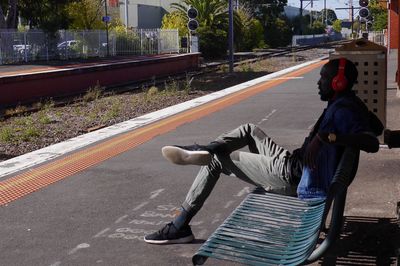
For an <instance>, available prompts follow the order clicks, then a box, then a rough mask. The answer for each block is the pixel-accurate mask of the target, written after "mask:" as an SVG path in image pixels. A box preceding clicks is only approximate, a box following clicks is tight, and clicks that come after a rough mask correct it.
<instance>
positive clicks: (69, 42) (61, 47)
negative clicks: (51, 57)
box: [57, 40, 78, 50]
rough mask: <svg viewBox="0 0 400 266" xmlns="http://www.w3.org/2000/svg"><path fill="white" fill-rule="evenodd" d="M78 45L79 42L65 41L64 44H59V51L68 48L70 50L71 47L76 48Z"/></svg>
mask: <svg viewBox="0 0 400 266" xmlns="http://www.w3.org/2000/svg"><path fill="white" fill-rule="evenodd" d="M76 44H78V41H77V40H70V41H64V42H61V43H59V44H58V45H57V49H58V50H63V49H65V48H67V47H68V48H69V47H71V46H74V45H76Z"/></svg>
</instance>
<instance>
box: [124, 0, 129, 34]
mask: <svg viewBox="0 0 400 266" xmlns="http://www.w3.org/2000/svg"><path fill="white" fill-rule="evenodd" d="M124 4H125V27H126V29H128V0H125V2H124Z"/></svg>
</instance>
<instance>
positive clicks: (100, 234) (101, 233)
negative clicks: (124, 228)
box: [94, 228, 110, 238]
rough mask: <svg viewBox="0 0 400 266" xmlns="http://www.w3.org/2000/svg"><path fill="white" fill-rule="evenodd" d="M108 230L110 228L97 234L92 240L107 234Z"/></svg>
mask: <svg viewBox="0 0 400 266" xmlns="http://www.w3.org/2000/svg"><path fill="white" fill-rule="evenodd" d="M109 230H110V228H106V229H104V230H102V231H100V232H98V233H97V234H96V235H95V236H94V238H97V237H101V236H102V235H104V233H105V232H107V231H109Z"/></svg>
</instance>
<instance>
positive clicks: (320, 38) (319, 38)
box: [292, 33, 343, 46]
mask: <svg viewBox="0 0 400 266" xmlns="http://www.w3.org/2000/svg"><path fill="white" fill-rule="evenodd" d="M342 38H343V37H342V35H341V34H340V33H334V34H313V35H293V36H292V46H298V45H316V44H321V43H326V42H330V41H338V40H341V39H342Z"/></svg>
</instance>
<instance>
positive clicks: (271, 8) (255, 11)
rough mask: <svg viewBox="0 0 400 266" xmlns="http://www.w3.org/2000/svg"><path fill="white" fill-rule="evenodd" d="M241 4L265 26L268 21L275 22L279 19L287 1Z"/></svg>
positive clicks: (253, 0)
mask: <svg viewBox="0 0 400 266" xmlns="http://www.w3.org/2000/svg"><path fill="white" fill-rule="evenodd" d="M240 3H241V4H244V5H246V6H247V7H248V8H249V9H250V10H251V12H252V15H254V16H255V18H257V19H258V20H260V21H261V23H262V24H263V25H265V26H266V25H267V24H268V21H269V22H271V21H275V19H276V18H278V17H280V16H281V14H282V12H283V10H284V7H285V6H286V5H287V0H242V1H240Z"/></svg>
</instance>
